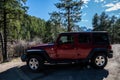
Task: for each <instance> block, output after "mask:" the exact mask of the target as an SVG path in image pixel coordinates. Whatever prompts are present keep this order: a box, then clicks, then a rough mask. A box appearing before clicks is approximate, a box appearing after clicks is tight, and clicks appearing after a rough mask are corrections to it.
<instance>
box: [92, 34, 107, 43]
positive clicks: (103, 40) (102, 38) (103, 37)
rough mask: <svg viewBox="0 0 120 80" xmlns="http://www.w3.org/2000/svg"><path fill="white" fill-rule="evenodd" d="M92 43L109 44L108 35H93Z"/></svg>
mask: <svg viewBox="0 0 120 80" xmlns="http://www.w3.org/2000/svg"><path fill="white" fill-rule="evenodd" d="M93 41H94V43H95V44H109V40H108V35H107V34H105V33H102V34H100V33H94V34H93Z"/></svg>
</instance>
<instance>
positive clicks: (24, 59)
mask: <svg viewBox="0 0 120 80" xmlns="http://www.w3.org/2000/svg"><path fill="white" fill-rule="evenodd" d="M21 60H22V61H23V62H25V61H26V60H27V55H26V54H22V56H21Z"/></svg>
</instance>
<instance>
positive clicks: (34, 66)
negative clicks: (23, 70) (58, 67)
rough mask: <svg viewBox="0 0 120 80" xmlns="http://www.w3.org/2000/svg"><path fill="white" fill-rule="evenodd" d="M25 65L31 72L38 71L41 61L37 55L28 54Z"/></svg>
mask: <svg viewBox="0 0 120 80" xmlns="http://www.w3.org/2000/svg"><path fill="white" fill-rule="evenodd" d="M27 66H28V67H29V68H30V70H32V71H33V72H38V71H39V70H40V69H42V67H43V61H42V59H41V58H40V57H38V56H30V57H29V59H28V60H27Z"/></svg>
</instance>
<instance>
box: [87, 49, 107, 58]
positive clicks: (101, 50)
mask: <svg viewBox="0 0 120 80" xmlns="http://www.w3.org/2000/svg"><path fill="white" fill-rule="evenodd" d="M98 53H102V54H104V55H106V56H107V54H108V52H107V49H106V48H94V49H93V50H92V51H91V52H90V54H89V55H88V56H87V59H91V58H92V57H93V55H96V54H98Z"/></svg>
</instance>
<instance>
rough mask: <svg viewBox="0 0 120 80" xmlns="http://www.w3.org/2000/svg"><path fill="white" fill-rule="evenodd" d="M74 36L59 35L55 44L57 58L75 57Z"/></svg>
mask: <svg viewBox="0 0 120 80" xmlns="http://www.w3.org/2000/svg"><path fill="white" fill-rule="evenodd" d="M74 40H75V38H74V36H73V35H61V37H60V38H59V40H58V42H59V43H58V45H57V56H58V58H59V59H75V57H76V49H75V44H74V43H75V42H74Z"/></svg>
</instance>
